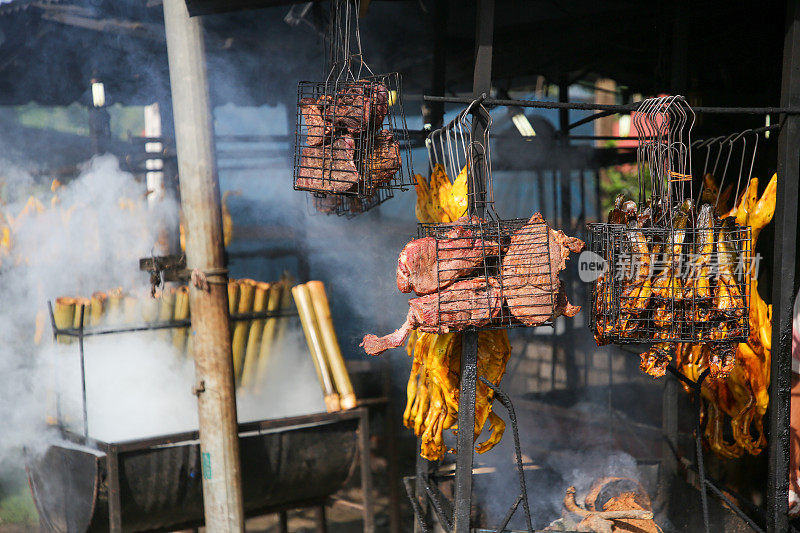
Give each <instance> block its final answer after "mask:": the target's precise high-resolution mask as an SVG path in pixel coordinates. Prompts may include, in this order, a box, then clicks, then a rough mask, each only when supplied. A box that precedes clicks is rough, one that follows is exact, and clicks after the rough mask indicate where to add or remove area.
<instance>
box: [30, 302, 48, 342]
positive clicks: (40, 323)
mask: <svg viewBox="0 0 800 533" xmlns="http://www.w3.org/2000/svg"><path fill="white" fill-rule="evenodd" d="M45 315H46V313H45V311H44V310H39V312H38V313H36V329H35V330H34V332H33V343H34V344H35V345H37V346H38V345H39V344H41V343H42V337H44V326H45V323H46V320H47V319H46V318H45Z"/></svg>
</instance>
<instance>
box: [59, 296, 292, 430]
mask: <svg viewBox="0 0 800 533" xmlns="http://www.w3.org/2000/svg"><path fill="white" fill-rule="evenodd" d="M47 308H48V311H49V314H50V327H51V328H52V330H53V341H54V342H59V339H65V341H66V342H70V339H77V341H78V342H77V344H78V353H79V355H80V367H81V406H82V412H83V436H84V438H89V415H88V410H87V404H86V365H85V357H84V340H85V339H86V337H94V336H99V335H115V334H120V333H134V332H144V331H157V330H163V329H179V328H187V327H190V326H191V325H192V321H191V319H188V318H187V319H183V320H164V321H161V320H159V321H157V322H151V323H142V324H129V325H123V326H119V327H116V326H112V327H92V328H86V327H85V326H84V324H86V321H85V320H84V319H85V318H87V317H86V309H87V306H86V305H80V307H79V308H78V309H76V313H78V320H79V321H78V322H77V323H78V327H77V328H59V327H58V326H57V325H56V319H55V314H54V313H53V304H52V302H47ZM290 316H298V313H297V310H285V309H284V310H279V311H261V312H250V313H237V314H231V315H230V319H231V322H240V321H246V320H259V319H265V318H279V317H290ZM56 419H57V422H58V424H59V425H61V424H62V419H61V400H60V397H59V396H58V395H57V396H56Z"/></svg>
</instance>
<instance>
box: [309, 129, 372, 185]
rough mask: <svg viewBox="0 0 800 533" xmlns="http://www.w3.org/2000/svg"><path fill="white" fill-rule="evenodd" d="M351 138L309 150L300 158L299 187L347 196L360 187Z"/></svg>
mask: <svg viewBox="0 0 800 533" xmlns="http://www.w3.org/2000/svg"><path fill="white" fill-rule="evenodd" d="M355 148H356V145H355V139H353V136H352V135H343V136H341V137H337V138H336V139H335V140H334V141H333V143H331V144H323V145H320V146H306V147H305V148H303V152H302V155H301V158H300V166H299V167H298V177H297V186H298V187H300V188H303V189H312V190H315V191H327V192H345V191H347V190H349V189H351V188H352V187H353V186H354V185H355V184H356V183H358V179H359V173H358V169H357V168H356V165H355V162H354V161H353V156H354V154H355Z"/></svg>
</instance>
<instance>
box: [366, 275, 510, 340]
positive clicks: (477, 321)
mask: <svg viewBox="0 0 800 533" xmlns="http://www.w3.org/2000/svg"><path fill="white" fill-rule="evenodd" d="M501 304H502V302H501V301H500V283H499V282H498V281H497V279H495V278H491V277H490V278H488V284H487V280H486V279H484V278H475V279H466V280H462V281H457V282H456V283H454V284H453V285H451V286H450V287H448V288H446V289H442V290H441V291H440V292H438V293H435V294H428V295H425V296H420V297H419V298H412V299H410V300H409V301H408V306H409V310H408V316H407V317H406V321H405V322H404V323H403V325H402V326H400V328H399V329H397V330H395V331H394V332H393V333H390V334H389V335H386V336H384V337H378V336H376V335H365V336H364V340H363V341H362V342H361V346H363V347H364V351H365V352H367V353H368V354H370V355H379V354H381V353H383V352H384V351H386V350H388V349H390V348H397V347H398V346H400V345H401V344H403V343H404V342H405V340H406V337H408V334H409V332H410V331H411V330H412V329H418V330H420V331H424V332H429V333H448V332H450V331H458V330H460V329H463V328H465V327H467V326H484V325H486V324H487V323H488V322H489V321H490V320H491V319H492V318H494V317H496V316H497V315H498V314H499V313H500V306H501Z"/></svg>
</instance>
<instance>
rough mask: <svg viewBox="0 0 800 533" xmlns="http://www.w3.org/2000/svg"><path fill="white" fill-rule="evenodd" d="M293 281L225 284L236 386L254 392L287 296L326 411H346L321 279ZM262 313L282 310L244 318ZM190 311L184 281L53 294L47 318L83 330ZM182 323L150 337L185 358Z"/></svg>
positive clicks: (283, 324) (344, 379)
mask: <svg viewBox="0 0 800 533" xmlns="http://www.w3.org/2000/svg"><path fill="white" fill-rule="evenodd" d="M293 284H294V280H293V279H292V278H291V277H290V276H289V275H288V274H284V276H283V277H282V278H281V279H280V280H279V281H276V282H271V283H268V282H259V281H254V280H252V279H237V280H230V281H229V282H228V310H229V312H230V314H231V317H232V322H231V335H232V340H231V349H232V355H233V367H234V375H235V378H236V385H237V388H238V389H239V390H241V391H248V392H253V393H259V392H261V390H262V385H263V383H264V380H265V377H266V376H267V375H268V374H269V372H270V361H271V359H272V356H273V355H274V353H275V352H276V349H277V348H278V347H279V346H280V345H281V343H282V342H283V339H284V336H285V334H286V330H287V328H288V326H289V323H290V321H291V319H290V318H289V317H288V313H287V311H289V309H290V306H291V304H292V299H294V303H295V304H296V306H297V309H298V312H299V315H300V320H301V323H302V325H303V331H304V333H305V336H306V341H307V342H308V348H309V351H310V353H311V356H312V359H313V361H314V367H315V368H316V371H317V377H318V378H319V382H320V386H321V388H322V392H323V395H324V397H325V405H326V408H327V410H328V411H329V412H330V411H338V410H340V409H352V408H354V407H355V406H356V397H355V393H354V392H353V385H352V383H351V381H350V376H349V374H348V373H347V368H346V367H345V363H344V359H343V358H342V352H341V349H340V348H339V343H338V341H337V339H336V332H335V331H334V328H333V321H332V320H331V313H330V306H329V304H328V298H327V296H326V294H325V287H324V286H323V284H322V282H320V281H310V282H308V283H306V284H303V285H297V286H294V287H293ZM82 310H83V311H82ZM264 312H267V313H274V314H278V315H281V314H283V315H287V316H268V317H254V318H249V317H247V315H249V314H258V313H264ZM81 313H82V314H81ZM189 315H190V312H189V288H188V287H187V286H179V287H168V288H165V289H164V290H163V291H161V292H160V294H158V295H157V297H156V298H150V297H149V296H142V297H141V298H140V297H137V296H134V295H132V294H126V293H125V292H124V291H123V290H122V289H121V288H116V289H113V290H110V291H108V292H100V291H98V292H95V293H94V294H92V296H91V298H80V297H60V298H57V299H56V301H55V305H54V306H53V318H54V320H55V325H56V328H58V329H59V330H62V329H77V328H79V327H80V326H81V323H80V321H81V316H83V326H84V328H87V329H90V328H97V327H124V326H126V325H139V324H147V325H154V326H155V325H158V324H159V323H166V322H171V321H183V320H186V319H188V318H189ZM237 315H238V316H237ZM242 315H245V316H242ZM189 329H190V328H189V327H188V326H185V327H174V328H167V329H163V330H160V331H158V333H157V335H158V337H159V339H160V340H162V341H163V342H166V343H171V344H172V345H173V346H174V347H175V350H176V351H177V352H178V353H180V354H183V355H184V356H187V354H188V353H190V350H191V342H192V336H191V335H189ZM56 340H57V342H59V343H70V342H74V337H69V336H67V335H58V336H57V338H56Z"/></svg>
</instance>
